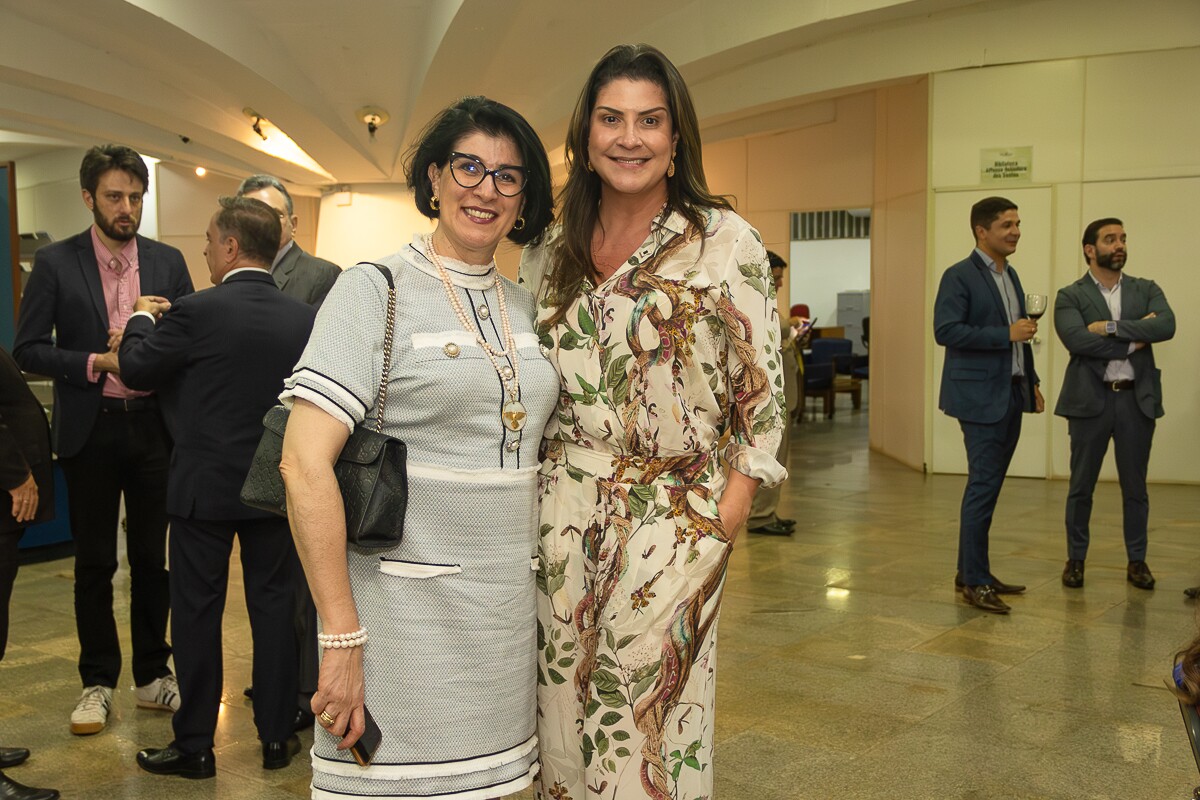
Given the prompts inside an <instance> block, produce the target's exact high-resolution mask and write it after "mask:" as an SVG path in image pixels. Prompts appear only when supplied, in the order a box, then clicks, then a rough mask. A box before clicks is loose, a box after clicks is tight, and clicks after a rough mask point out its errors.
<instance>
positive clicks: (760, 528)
mask: <svg viewBox="0 0 1200 800" xmlns="http://www.w3.org/2000/svg"><path fill="white" fill-rule="evenodd" d="M747 530H749V531H750V532H751V533H761V534H763V535H765V536H791V535H792V527H791V526H788V525H784V524H783V522H782V521H779V522H768V523H767V524H766V525H755V526H754V527H753V528H748V529H747Z"/></svg>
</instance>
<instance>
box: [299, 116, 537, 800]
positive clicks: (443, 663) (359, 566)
mask: <svg viewBox="0 0 1200 800" xmlns="http://www.w3.org/2000/svg"><path fill="white" fill-rule="evenodd" d="M549 172H550V171H549V165H548V163H547V160H546V154H545V151H544V150H543V149H542V145H541V143H540V142H539V140H538V138H537V136H536V134H534V132H533V130H532V129H531V128H530V127H529V125H528V123H526V122H525V120H524V119H522V118H521V117H520V115H518V114H517V113H516V112H515V111H512V110H511V109H509V108H507V107H505V106H502V105H500V104H499V103H496V102H494V101H491V100H487V99H485V98H479V97H476V98H466V99H464V100H462V101H459V102H458V103H456V104H455V105H453V106H451V107H450V108H448V109H446V110H445V111H444V112H442V114H441V115H439V117H438V118H436V119H435V120H434V121H433V122H432V123H431V124H430V126H429V127H428V128H427V129H426V131H425V133H424V134H423V135H422V137H421V140H420V142H419V143H418V144H417V145H416V146H415V147H414V149H413V151H412V152H411V153H410V155H409V159H408V163H407V177H408V183H409V185H410V186H413V187H414V189H415V194H416V203H417V208H418V209H419V210H420V211H421V212H422V213H423V214H425V215H426V216H428V217H430V218H433V219H436V220H437V223H438V224H437V229H436V230H435V232H434V233H433V235H432V237H428V236H417V237H415V238H414V240H413V242H412V244H411V245H409V246H408V247H406V248H404V249H403V250H401V251H400V252H398V253H395V254H393V255H391V256H388V257H387V258H385V259H383V260H382V262H381V263H382V265H383V266H385V267H386V268H387V269H389V270H390V271H391V274H392V277H393V280H394V282H395V285H396V295H397V308H396V327H395V341H394V345H393V354H392V365H391V376H390V380H389V390H388V395H387V402H386V408H385V411H384V415H383V419H384V425H383V428H384V432H385V433H387V434H389V435H392V436H395V437H397V438H400V439H403V440H404V441H405V443H406V444H407V446H408V477H409V501H408V513H407V516H406V519H405V524H404V539H403V541H402V542H401V544H400V545H399V546H397V547H396V548H394V549H391V550H387V551H383V552H382V553H381V552H379V551H372V552H367V551H360V550H357V549H355V548H353V547H350V548H348V547H347V545H346V533H345V518H344V511H343V506H342V502H341V497H340V495H339V494H338V489H337V485H336V482H335V480H334V476H333V470H332V464H333V462H334V460H335V459H336V457H337V454H338V453H339V452H340V450H341V448H342V446H343V444H344V443H345V441H346V439H347V437H348V436H349V434H350V432H351V430H352V429H353V426H355V425H357V424H360V423H362V422H363V420H364V419H365V418H370V419H373V418H374V415H375V413H376V411H375V409H374V408H373V405H374V403H375V394H376V390H377V388H378V383H379V380H380V374H381V371H382V366H383V365H382V359H383V355H382V354H383V341H382V340H383V329H384V324H383V323H384V314H385V307H386V302H387V286H386V283H385V281H384V279H383V276H382V275H381V274H380V273H379V271H378V270H377V269H376V268H375V267H374V266H370V265H365V264H360V265H358V266H356V267H354V268H352V269H349V270H347V271H346V272H345V273H344V274H343V275H341V276H340V277H339V278H338V281H337V283H336V284H335V285H334V287H333V290H332V291H331V292H330V293H329V295H328V297H327V298H326V300H325V303H324V304H323V305H322V307H321V311H320V314H319V315H318V317H317V323H316V327H315V328H314V330H313V334H312V338H311V340H310V341H309V344H308V348H307V349H306V350H305V352H304V355H303V356H302V357H301V359H300V363H299V364H298V365H297V366H296V371H295V372H294V374H293V375H292V376H291V378H289V379H288V381H287V383H286V386H285V391H284V393H283V395H282V397H283V399H284V402H285V403H291V404H292V415H291V419H290V421H289V423H288V430H287V436H286V438H285V441H284V454H283V464H282V468H281V469H282V472H283V475H284V480H285V483H286V485H287V493H288V510H289V514H290V517H291V522H292V529H293V532H294V535H295V537H296V543H297V545H298V547H299V551H300V555H301V558H302V560H303V562H304V571H305V574H306V575H307V576H308V581H309V585H310V586H311V588H312V593H313V598H314V599H315V601H316V605H317V611H318V614H319V616H320V619H321V627H322V631H323V633H324V634H325V635H326V636H328V635H331V634H352V633H354V632H358V631H365V633H366V636H367V638H368V641H367V642H366V643H365V644H364V645H362V646H353V647H337V648H332V649H327V650H324V651H323V658H322V660H321V673H320V679H319V684H318V688H317V692H316V694H315V695H314V696H313V700H312V710H313V713H314V714H316V715H317V716H318V723H319V724H318V727H317V729H316V733H315V739H314V745H313V753H312V756H313V780H312V796H313V797H314V798H334V797H337V798H343V797H347V796H351V797H355V796H358V797H426V796H429V797H432V796H436V797H438V798H439V800H445V798H455V799H456V800H486V798H494V797H500V796H502V795H506V794H510V793H512V792H516V791H518V790H520V789H522V788H524V787H525V786H527V785H528V784H529V783H530V781H531V780H532V778H533V775H534V774H535V773H536V771H537V759H538V748H537V738H536V735H535V714H536V702H535V694H536V691H535V690H536V686H535V682H536V665H535V659H536V635H535V632H536V622H535V617H536V608H535V586H534V579H535V576H536V572H535V570H536V568H537V564H536V553H537V498H536V493H537V468H538V457H537V450H538V446H539V443H540V440H541V434H542V429H543V427H544V426H545V423H546V420H547V419H548V418H549V415H550V412H551V410H552V408H553V407H554V404H555V402H556V400H557V387H558V379H557V377H556V375H555V373H554V369H553V368H552V367H551V366H550V364H549V362H547V361H546V360H545V358H544V356H543V354H542V351H541V349H540V346H539V343H538V339H537V337H536V336H535V334H534V333H533V329H532V320H533V316H534V306H533V298H532V297H531V296H530V295H529V293H528V292H526V291H525V290H523V289H521V288H519V287H517V286H516V284H514V283H512V282H510V281H508V280H506V279H503V278H500V277H499V276H498V273H497V271H496V266H495V263H494V261H493V260H492V256H493V253H494V252H495V248H496V245H497V244H498V243H499V242H500V240H501V239H502V238H503V237H505V236H507V237H508V238H509V239H510V240H512V241H514V242H516V243H518V244H526V243H529V242H531V241H535V240H537V238H538V237H539V236H540V234H541V233H542V231H544V230H545V228H546V226H547V225H548V224H549V222H550V219H551V216H552V198H551V190H550V176H549ZM502 410H503V411H504V412H505V414H504V416H502ZM521 411H523V412H524V416H522V414H521V413H520V412H521ZM360 640H361V636H359V637H354V641H360ZM364 702H365V704H366V706H367V707H368V708H370V710H371V715H372V717H373V718H374V719H375V721H376V723H377V724H378V725H379V727H380V729H381V730H382V733H383V738H382V743H381V745H380V747H379V749H378V751H377V752H376V754H375V757H374V760H373V762H372V763H371V765H370V766H368V767H360V766H359V765H358V764H356V763H355V761H354V760H353V759H352V758H351V755H350V752H349V751H348V750H347V749H346V748H348V747H349V746H350V745H351V744H353V743H354V742H355V741H356V740H357V739H358V737H359V736H360V735H361V734H362V732H363V728H364V717H363V705H364Z"/></svg>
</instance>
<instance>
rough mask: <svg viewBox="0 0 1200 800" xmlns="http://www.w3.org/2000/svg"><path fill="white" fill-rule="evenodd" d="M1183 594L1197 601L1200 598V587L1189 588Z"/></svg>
mask: <svg viewBox="0 0 1200 800" xmlns="http://www.w3.org/2000/svg"><path fill="white" fill-rule="evenodd" d="M1183 593H1184V594H1185V595H1187V596H1188V597H1190V598H1192V599H1193V600H1195V599H1196V598H1197V597H1200V586H1189V587H1188V588H1186V589H1184V590H1183Z"/></svg>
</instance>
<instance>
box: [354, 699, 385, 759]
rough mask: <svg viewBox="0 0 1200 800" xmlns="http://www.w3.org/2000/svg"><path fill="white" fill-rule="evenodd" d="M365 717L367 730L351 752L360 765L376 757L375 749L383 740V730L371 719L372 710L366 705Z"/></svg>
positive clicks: (364, 709) (364, 708) (364, 707)
mask: <svg viewBox="0 0 1200 800" xmlns="http://www.w3.org/2000/svg"><path fill="white" fill-rule="evenodd" d="M363 719H364V720H365V721H366V723H367V727H366V730H364V731H363V735H362V736H360V737H358V741H357V742H355V743H354V744H352V745H351V746H350V753H351V754H352V755H353V756H354V760H355V761H357V762H358V765H359V766H360V767H365V766H368V765H370V763H371V759H373V758H374V757H375V751H376V750H378V749H379V743H380V742H382V741H383V732H382V731H380V730H379V726H378V725H376V724H375V720H373V719H371V712H370V711H368V710H367V707H366V706H363Z"/></svg>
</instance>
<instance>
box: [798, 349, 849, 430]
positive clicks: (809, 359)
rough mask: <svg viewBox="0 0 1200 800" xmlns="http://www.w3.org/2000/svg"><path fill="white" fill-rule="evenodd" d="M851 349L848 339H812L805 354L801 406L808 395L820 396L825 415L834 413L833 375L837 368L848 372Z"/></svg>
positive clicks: (802, 406)
mask: <svg viewBox="0 0 1200 800" xmlns="http://www.w3.org/2000/svg"><path fill="white" fill-rule="evenodd" d="M853 349H854V348H853V345H852V343H851V342H850V340H849V339H813V340H812V349H811V350H810V351H809V352H808V353H807V354H806V355H805V357H804V381H803V382H802V383H801V395H800V407H801V408H802V409H803V408H805V407H806V406H807V400H808V398H809V397H820V398H821V399H822V400H823V409H822V410H823V411H824V413H825V416H826V418H829V417H832V416H833V411H834V402H833V401H834V394H833V392H834V378H835V377H836V375H837V373H839V372H840V373H842V374H849V366H850V360H851V359H852V358H853V355H852V351H853Z"/></svg>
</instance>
